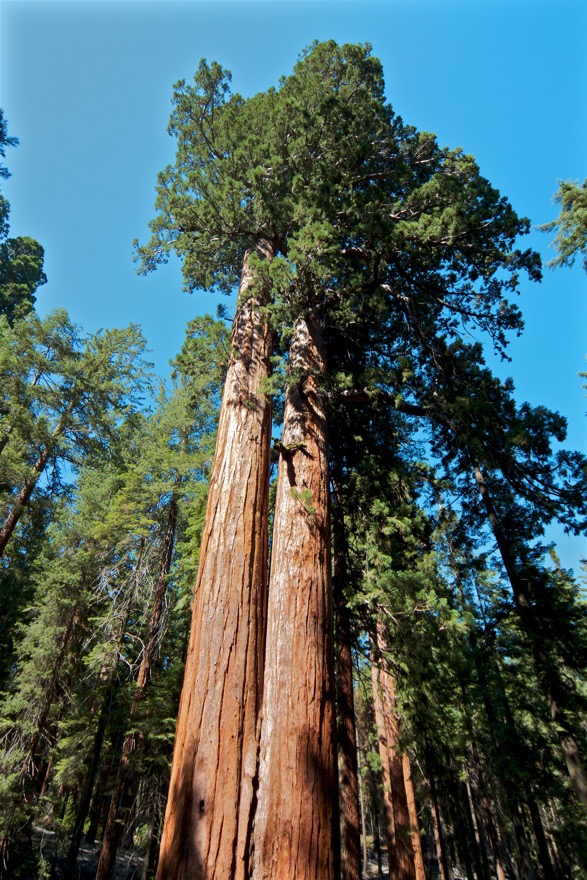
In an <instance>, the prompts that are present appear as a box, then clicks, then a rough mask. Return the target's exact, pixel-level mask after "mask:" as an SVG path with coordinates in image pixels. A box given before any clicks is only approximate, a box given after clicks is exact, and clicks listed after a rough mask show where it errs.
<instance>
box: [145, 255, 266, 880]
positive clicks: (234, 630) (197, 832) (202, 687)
mask: <svg viewBox="0 0 587 880" xmlns="http://www.w3.org/2000/svg"><path fill="white" fill-rule="evenodd" d="M256 251H257V253H258V254H259V256H260V257H261V258H266V259H271V257H272V256H273V248H272V246H271V245H270V244H269V243H268V242H266V241H260V242H259V243H258V245H257V247H256ZM250 256H251V255H250V252H247V254H246V255H245V259H244V265H243V274H242V279H241V286H240V292H239V304H238V307H237V312H236V315H235V319H234V326H233V333H232V346H233V352H232V356H231V359H230V363H229V366H228V372H227V377H226V383H225V387H224V395H223V399H222V407H221V411H220V423H219V426H218V440H217V444H216V454H215V457H214V466H213V468H212V475H211V479H210V488H209V495H208V505H207V509H206V520H205V524H204V530H203V537H202V545H201V551H200V568H199V571H198V579H197V583H196V590H195V597H194V611H193V620H192V631H191V636H190V644H189V648H188V655H187V660H186V672H185V678H184V686H183V691H182V696H181V701H180V708H179V719H178V725H177V733H176V740H175V750H174V755H173V764H172V768H171V782H170V790H169V799H168V802H167V810H166V815H165V825H164V829H163V836H162V841H161V851H160V856H159V867H158V871H157V878H158V880H187V878H189V880H203V878H206V880H211V878H216V880H227V878H231V880H232V878H240V877H243V876H244V875H245V872H246V854H247V849H248V847H247V840H248V834H249V827H250V812H251V804H252V799H253V780H254V776H255V769H256V758H257V716H258V710H259V704H260V697H261V682H262V662H263V648H264V643H263V633H264V626H265V608H266V584H267V511H268V492H269V454H270V445H271V403H270V399H269V397H268V396H267V394H266V389H265V387H264V383H265V380H266V379H267V377H268V374H269V364H270V360H269V358H270V355H271V346H272V332H271V329H270V327H269V326H268V324H267V322H266V321H265V320H264V319H263V317H262V316H261V314H260V308H259V307H260V306H261V305H263V304H264V302H265V300H266V299H267V298H268V292H267V291H265V294H264V296H261V295H260V294H258V293H255V294H252V283H253V270H252V267H251V261H250ZM247 294H248V297H247Z"/></svg>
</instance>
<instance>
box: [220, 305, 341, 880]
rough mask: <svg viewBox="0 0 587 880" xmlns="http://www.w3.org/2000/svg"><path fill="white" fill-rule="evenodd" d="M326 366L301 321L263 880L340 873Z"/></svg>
mask: <svg viewBox="0 0 587 880" xmlns="http://www.w3.org/2000/svg"><path fill="white" fill-rule="evenodd" d="M324 363H325V359H324V343H323V340H322V333H321V328H320V325H319V323H318V320H317V319H316V318H315V317H313V316H312V317H310V318H308V319H298V320H297V321H296V323H295V326H294V331H293V336H292V341H291V347H290V365H291V381H290V384H289V385H288V388H287V394H286V401H285V411H284V428H283V438H282V442H281V446H280V449H281V460H280V462H279V473H278V484H277V499H276V505H275V520H274V532H273V545H272V555H271V577H270V587H269V607H268V615H267V651H266V665H265V690H264V693H263V721H262V728H261V749H260V763H259V789H258V795H257V809H256V814H255V825H254V833H253V841H254V853H253V872H252V876H253V877H254V878H255V880H333V878H334V876H335V871H336V865H335V847H334V838H335V833H336V831H335V822H336V821H337V815H336V814H337V810H336V803H337V779H336V776H337V774H336V743H335V722H334V674H333V665H334V659H333V646H332V599H331V586H330V540H329V538H330V536H329V513H328V448H327V436H326V416H325V412H324V407H323V402H322V399H321V393H320V387H319V381H320V377H321V374H322V373H323V372H324ZM225 876H227V875H225Z"/></svg>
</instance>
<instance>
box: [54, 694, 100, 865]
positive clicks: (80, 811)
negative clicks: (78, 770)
mask: <svg viewBox="0 0 587 880" xmlns="http://www.w3.org/2000/svg"><path fill="white" fill-rule="evenodd" d="M109 699H110V693H108V694H107V696H106V699H105V701H104V706H103V708H102V711H101V712H100V717H99V719H98V725H97V727H96V733H95V734H94V742H93V745H92V753H91V755H90V762H89V765H88V768H87V770H86V775H85V778H84V784H83V787H82V790H81V794H80V797H79V801H78V803H77V808H76V814H75V822H74V826H73V831H72V834H71V839H70V842H69V849H68V851H67V861H66V867H65V876H66V877H67V878H70V877H71V878H73V877H74V876H75V867H76V864H77V857H78V853H79V848H80V845H81V842H82V837H83V833H84V824H85V821H86V817H87V815H88V811H89V809H90V802H91V800H92V792H93V790H94V782H95V781H96V774H97V773H98V767H99V766H100V756H101V753H102V744H103V742H104V733H105V731H106V719H107V709H106V706H107V702H108V700H109Z"/></svg>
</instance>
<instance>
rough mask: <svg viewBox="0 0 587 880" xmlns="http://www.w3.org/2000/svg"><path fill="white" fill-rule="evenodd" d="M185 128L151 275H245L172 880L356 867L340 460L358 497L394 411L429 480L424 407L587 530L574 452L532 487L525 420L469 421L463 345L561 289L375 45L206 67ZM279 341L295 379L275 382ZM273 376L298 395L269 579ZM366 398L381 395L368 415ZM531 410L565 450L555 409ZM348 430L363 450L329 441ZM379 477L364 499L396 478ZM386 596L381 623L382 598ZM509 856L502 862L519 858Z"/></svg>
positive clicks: (465, 465)
mask: <svg viewBox="0 0 587 880" xmlns="http://www.w3.org/2000/svg"><path fill="white" fill-rule="evenodd" d="M170 132H171V133H172V134H173V135H175V136H176V137H177V141H178V149H177V158H176V162H175V165H174V166H172V167H169V168H167V169H166V170H165V171H164V172H163V173H162V174H161V175H160V178H159V186H158V199H157V208H158V211H159V213H158V216H157V218H156V219H155V221H154V222H153V224H152V230H153V236H152V239H151V241H150V242H149V243H148V244H147V245H146V246H144V247H142V248H139V256H140V259H141V261H142V269H143V270H144V271H147V270H149V269H152V268H154V267H155V266H156V265H157V264H158V263H159V262H162V261H164V260H165V259H166V258H167V255H168V253H170V252H175V253H177V254H178V255H179V256H180V257H181V258H182V260H183V271H184V277H185V281H186V287H187V288H188V289H189V290H194V289H198V288H203V289H205V288H217V289H220V290H223V291H228V290H229V289H230V288H231V287H232V286H234V285H235V284H236V283H237V281H238V279H239V277H240V287H239V294H238V300H237V306H236V314H235V318H234V324H233V336H232V355H231V358H230V363H229V366H228V372H227V377H226V384H225V390H224V397H223V402H222V408H221V415H220V426H219V433H218V442H217V447H216V454H215V460H214V467H213V473H212V478H211V487H210V495H209V500H208V508H207V513H206V522H205V526H204V536H203V543H202V549H201V556H200V567H199V573H198V578H197V583H196V588H195V598H194V614H193V625H192V635H191V641H190V648H189V653H188V661H187V667H186V677H185V682H184V688H183V693H182V700H181V706H180V714H179V722H178V729H177V736H176V745H175V753H174V759H173V767H172V775H171V788H170V796H169V801H168V806H167V815H166V822H165V829H164V834H163V843H162V849H161V856H160V864H159V873H158V877H159V880H163V878H168V880H176V878H188V877H198V878H213V877H215V878H225V877H242V878H245V877H255V878H270V877H296V878H316V880H317V878H331V877H332V878H333V877H335V876H336V872H337V870H338V868H337V847H336V843H335V841H336V837H337V832H336V826H337V815H336V812H337V811H336V803H337V797H336V787H337V780H336V761H335V724H334V681H333V675H334V667H333V628H332V618H333V614H332V600H331V589H330V560H331V549H330V524H329V515H330V514H329V485H330V476H329V456H330V454H331V452H332V450H333V449H334V450H335V451H336V456H337V462H336V464H337V474H338V476H337V480H338V482H339V484H340V486H341V491H342V492H343V494H344V487H345V486H346V487H351V486H352V485H353V481H354V476H353V471H354V469H356V468H357V466H359V464H358V463H359V462H360V460H361V457H360V450H361V448H363V449H364V450H367V452H368V460H370V461H372V460H373V458H372V449H373V448H374V446H375V447H381V445H382V436H384V433H385V427H383V429H382V424H384V423H385V420H387V424H388V425H389V426H390V427H389V428H388V430H389V437H388V441H387V442H388V443H389V444H391V445H393V446H394V455H393V456H392V459H393V458H394V459H395V462H394V466H399V470H400V471H402V472H404V473H408V472H409V470H410V467H411V465H410V464H409V462H408V461H407V459H406V457H407V456H408V454H409V453H410V449H409V442H406V441H404V440H402V439H400V438H402V437H405V436H406V434H407V432H408V431H409V428H408V422H409V420H410V419H413V418H419V419H425V420H427V423H428V424H430V425H431V426H432V428H431V431H432V432H437V433H436V434H434V433H433V434H432V436H433V443H432V444H431V450H432V455H433V457H434V456H436V459H438V458H440V459H441V460H442V462H443V463H444V465H445V466H447V467H448V466H449V465H452V464H453V463H454V464H455V468H456V470H457V471H458V479H462V478H463V475H464V474H468V475H469V479H471V477H472V475H474V474H475V473H476V471H475V468H476V467H477V465H478V464H479V462H485V461H489V459H488V458H487V456H488V455H492V456H494V458H492V459H491V463H492V465H493V464H497V465H499V467H500V468H502V469H503V473H504V475H505V477H506V479H507V480H508V481H509V483H508V485H510V486H511V487H512V488H514V489H515V490H516V491H522V493H523V494H524V497H525V498H526V499H529V497H530V494H529V491H528V487H529V486H530V485H533V486H534V487H535V488H537V489H539V490H540V492H541V494H540V495H539V496H537V497H536V498H535V499H534V501H533V502H532V503H534V505H535V509H536V510H538V509H539V508H540V507H541V506H544V508H545V510H546V511H547V513H545V514H544V516H545V517H546V518H548V517H549V516H550V517H552V516H555V515H560V516H562V517H563V518H564V517H567V516H568V517H570V518H571V519H572V517H573V512H572V511H573V509H576V507H577V498H578V491H577V473H578V468H579V467H580V464H581V463H580V462H579V461H578V460H576V459H573V458H572V457H570V458H569V457H567V458H566V459H564V464H565V467H567V469H568V468H570V469H571V470H572V471H573V474H572V476H571V478H570V479H569V480H566V482H564V485H561V486H560V488H556V487H555V488H554V489H549V488H548V487H546V485H545V480H546V477H547V474H548V473H549V468H550V465H545V467H544V468H543V469H542V470H539V472H538V474H537V475H536V478H535V479H534V478H531V477H530V476H529V474H528V462H521V460H520V455H519V454H518V453H519V447H520V446H523V444H518V451H517V452H514V451H513V449H514V445H513V444H512V440H511V438H510V439H508V438H504V437H503V436H502V434H503V431H502V427H501V425H500V423H499V419H500V418H501V414H500V415H499V417H498V419H497V424H493V423H492V421H491V419H490V418H489V419H482V418H479V419H477V420H476V421H475V422H471V420H470V419H469V421H468V423H467V422H466V417H465V416H464V415H463V413H462V401H461V398H462V397H463V396H464V397H465V399H466V398H467V396H468V395H470V394H471V391H470V388H469V389H467V386H466V383H464V382H463V385H464V386H465V387H463V385H462V384H461V380H462V379H463V376H464V371H463V368H462V365H463V363H464V362H465V361H466V360H467V357H468V358H469V360H468V363H469V365H470V366H471V368H472V376H473V378H474V379H475V381H474V382H473V385H475V391H474V392H473V393H478V392H479V390H480V389H479V388H477V386H476V384H475V383H476V382H477V381H478V384H479V385H480V386H483V382H484V381H485V379H484V373H483V370H481V369H477V371H476V369H475V367H474V366H473V364H474V360H473V359H474V356H475V351H477V359H478V360H481V355H480V351H479V350H476V349H475V348H474V347H470V348H467V347H466V346H464V345H463V342H462V337H463V335H464V334H465V333H466V332H468V331H470V330H474V331H475V332H481V333H483V334H485V336H486V338H487V339H488V340H489V341H490V342H491V343H492V344H493V346H494V347H495V348H496V349H497V351H498V352H501V353H503V352H504V351H505V348H506V346H507V336H508V333H509V332H511V331H519V330H520V329H521V327H522V321H521V316H520V313H519V310H518V309H517V307H516V306H515V305H513V304H512V303H511V302H509V300H508V296H510V295H511V294H512V293H515V292H516V290H517V288H518V285H519V277H520V273H521V272H525V273H526V274H527V275H528V276H529V277H530V278H531V279H533V280H538V279H539V277H540V269H539V261H538V258H537V256H536V255H535V254H533V253H532V252H531V251H520V250H518V249H516V239H517V237H518V236H519V235H521V234H523V233H525V232H527V231H528V228H529V224H528V221H526V220H520V219H519V218H518V217H517V215H516V214H515V212H514V211H513V209H512V208H511V206H510V205H509V203H508V202H507V200H506V199H504V198H503V197H502V196H501V195H500V194H499V193H498V192H497V191H496V190H495V189H494V188H493V187H491V185H490V184H489V183H488V181H487V180H485V179H484V178H483V177H482V176H481V174H480V172H479V169H478V167H477V165H476V164H475V162H474V160H473V159H472V158H471V157H470V156H466V155H464V154H463V153H462V151H460V150H453V151H451V150H448V149H443V148H440V147H439V145H438V144H437V142H436V140H435V138H434V136H432V135H429V134H427V133H420V132H417V131H416V130H415V129H413V128H411V127H409V126H407V125H405V124H404V123H403V121H402V120H401V119H399V118H398V117H397V116H395V115H394V113H393V111H392V109H391V107H390V106H389V105H388V104H387V103H386V102H385V99H384V95H383V79H382V72H381V68H380V65H379V63H378V62H377V61H376V59H373V58H372V57H371V56H370V52H369V48H368V47H361V46H343V47H338V46H337V45H336V44H334V43H332V42H330V43H324V44H315V45H314V46H313V47H311V49H310V50H309V51H308V52H306V53H305V54H304V55H303V56H302V58H301V59H300V61H299V62H298V64H297V65H296V67H295V69H294V72H293V74H292V75H291V76H290V77H288V78H285V79H284V80H282V82H281V83H280V86H279V88H277V89H271V90H269V91H268V92H267V93H264V94H260V95H257V96H255V97H254V98H252V99H249V100H244V99H242V98H241V97H239V96H238V95H233V94H231V92H230V89H229V77H228V75H227V74H226V73H225V72H224V71H222V70H221V69H220V68H219V67H218V66H217V65H215V64H213V65H207V64H205V63H204V62H202V64H201V65H200V68H199V70H198V72H197V74H196V78H195V85H194V86H193V87H192V86H187V85H186V84H185V83H180V84H178V86H177V87H176V91H175V95H174V111H173V114H172V118H171V123H170ZM274 355H277V356H278V357H281V358H283V359H284V362H285V363H284V369H283V371H282V373H283V375H284V376H285V382H284V383H283V385H282V387H281V388H279V383H276V382H275V381H274V380H272V381H269V380H270V365H271V362H272V357H273V356H274ZM481 363H482V361H481ZM485 385H487V387H488V388H493V387H494V386H492V384H491V380H490V379H489V378H488V379H487V382H485ZM272 390H280V391H281V392H282V393H283V394H284V399H285V402H284V410H283V435H282V438H281V440H280V441H279V442H278V443H276V444H275V451H276V453H277V455H278V457H279V469H278V474H277V497H276V507H275V516H274V533H273V541H272V546H271V567H270V574H269V576H268V575H267V559H268V535H267V531H268V526H267V522H268V487H269V456H270V436H271V424H272V414H271V399H270V393H271V391H272ZM497 398H499V394H497ZM349 407H354V408H357V407H361V419H360V426H359V425H357V424H356V420H355V422H353V418H352V417H349V416H348V408H349ZM459 408H461V411H459ZM504 412H505V413H506V414H507V413H509V412H510V410H509V409H508V406H505V409H504ZM510 415H511V414H510ZM535 415H536V414H535ZM508 417H509V416H508ZM512 418H514V417H513V416H512ZM516 419H517V421H516V424H515V428H517V429H519V430H523V431H525V432H526V433H525V435H524V436H525V437H526V438H527V442H528V443H529V444H530V448H531V449H532V450H534V452H536V454H538V455H540V453H539V449H540V443H539V442H536V443H534V445H532V442H533V441H532V438H536V437H537V436H538V434H540V431H541V430H542V429H541V428H540V426H539V424H538V422H540V417H539V416H538V415H536V417H534V416H532V414H531V413H529V412H526V414H525V415H524V414H518V415H517V416H515V419H514V421H515V420H516ZM537 419H538V421H537ZM398 420H401V430H399V429H396V427H395V426H397V425H398V424H399V422H398ZM546 421H548V418H547V419H546ZM329 423H330V433H332V426H334V430H335V431H340V430H344V431H346V432H348V435H349V436H348V438H347V439H345V441H344V442H341V440H340V438H337V440H336V442H332V441H331V440H329ZM391 426H393V427H391ZM459 426H461V427H462V430H461V429H460V427H459ZM532 426H534V428H533V427H532ZM418 430H419V429H418ZM513 430H514V427H513V426H512V432H513ZM533 430H534V434H532V431H533ZM382 432H383V433H382ZM500 432H501V433H500ZM449 437H450V439H449ZM383 444H385V440H384V441H383ZM450 444H452V445H450ZM449 446H450V448H449ZM534 452H532V453H530V455H529V458H531V457H532V455H534ZM467 456H468V457H467ZM480 456H481V457H480ZM384 459H385V456H384V457H383V459H382V460H384ZM561 462H562V459H561ZM438 473H439V474H440V469H438ZM366 476H368V481H367V484H366V488H364V490H363V491H364V494H365V497H369V495H371V496H373V495H376V494H377V493H378V492H379V491H380V490H381V486H384V485H388V486H389V483H388V482H387V479H381V480H379V481H378V479H377V476H376V475H374V472H373V471H371V473H370V474H368V475H366ZM392 482H393V481H392ZM524 487H526V488H525V489H524ZM386 491H387V490H386ZM388 503H389V499H386V501H385V504H388ZM349 506H350V508H352V507H353V505H352V503H351V504H350V505H349ZM465 508H466V505H465V504H463V510H464V512H465V513H466V512H467V511H466V509H465ZM536 516H537V519H536V520H535V521H536V522H539V521H540V522H542V521H543V520H541V519H540V516H541V515H540V514H536ZM389 517H390V519H391V520H393V514H390V515H389ZM543 519H544V517H543ZM569 521H570V520H569ZM339 526H342V528H343V529H344V528H345V527H346V528H347V529H348V528H349V526H350V520H349V518H348V517H346V518H345V517H343V518H342V519H341V520H340V522H339ZM390 527H391V526H390V525H389V524H386V526H385V528H390ZM361 528H362V529H363V531H364V532H365V531H368V528H367V529H366V527H365V524H364V523H363V524H362V526H361ZM538 534H539V529H538V530H537V531H535V532H534V533H533V536H535V535H538ZM512 540H513V538H512ZM369 552H370V551H369ZM369 552H367V551H365V553H364V558H365V560H366V561H367V560H368V558H369ZM506 568H507V565H506ZM408 582H409V583H412V582H413V579H412V581H409V579H404V580H401V579H400V583H404V584H405V583H408ZM267 587H268V595H267ZM402 601H406V599H405V595H403V598H402ZM366 604H367V607H368V610H369V613H371V614H374V615H375V617H374V619H373V618H372V619H371V621H370V623H369V622H368V623H367V624H366V628H367V630H369V629H371V631H375V630H374V627H376V625H377V623H378V622H379V618H380V612H381V603H380V602H375V603H372V602H370V601H368V602H367V603H366ZM428 604H430V603H428ZM434 613H436V611H434ZM385 641H386V640H385V637H384V635H383V634H382V635H381V638H380V639H379V643H380V645H381V644H384V643H385ZM533 644H535V641H534V642H533ZM536 657H538V655H536ZM385 662H386V663H387V659H386V660H385ZM382 668H383V667H382ZM549 668H550V667H549ZM394 700H395V696H394ZM261 704H262V711H260V710H261ZM561 717H562V716H561ZM555 720H556V719H555ZM558 720H559V722H560V718H559V719H558ZM398 748H399V746H398ZM404 764H405V762H404ZM431 765H432V764H431ZM406 777H407V774H406ZM431 790H432V784H431ZM410 799H411V795H410ZM487 803H488V802H487ZM406 809H407V807H406ZM404 812H405V810H404ZM490 812H491V811H490V810H489V807H488V808H487V810H486V813H487V815H488V816H489V814H490ZM406 821H407V820H406ZM473 821H474V817H473V818H471V822H473ZM410 823H411V824H412V825H414V823H413V822H412V820H411V819H410ZM355 825H356V823H355ZM492 839H493V838H492ZM496 846H497V844H496ZM416 849H417V848H416ZM480 858H481V856H480ZM493 858H494V861H495V864H496V865H497V864H499V865H501V861H500V854H499V852H498V850H497V849H495V848H494V854H493ZM486 861H487V859H486ZM488 863H489V862H488V861H487V864H488Z"/></svg>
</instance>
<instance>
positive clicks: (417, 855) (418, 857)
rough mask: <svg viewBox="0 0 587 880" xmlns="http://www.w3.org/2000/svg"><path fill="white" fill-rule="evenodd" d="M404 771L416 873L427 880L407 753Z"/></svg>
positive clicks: (418, 879) (404, 758)
mask: <svg viewBox="0 0 587 880" xmlns="http://www.w3.org/2000/svg"><path fill="white" fill-rule="evenodd" d="M402 769H403V774H404V786H405V789H406V799H407V802H408V815H409V817H410V827H411V832H412V849H413V851H414V868H415V872H416V880H426V871H425V869H424V856H423V855H422V838H421V837H420V831H419V827H420V823H419V820H418V808H417V806H416V793H415V791H414V781H413V779H412V768H411V766H410V759H409V757H408V754H407V752H404V753H403V755H402Z"/></svg>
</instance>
